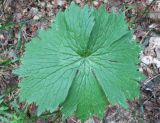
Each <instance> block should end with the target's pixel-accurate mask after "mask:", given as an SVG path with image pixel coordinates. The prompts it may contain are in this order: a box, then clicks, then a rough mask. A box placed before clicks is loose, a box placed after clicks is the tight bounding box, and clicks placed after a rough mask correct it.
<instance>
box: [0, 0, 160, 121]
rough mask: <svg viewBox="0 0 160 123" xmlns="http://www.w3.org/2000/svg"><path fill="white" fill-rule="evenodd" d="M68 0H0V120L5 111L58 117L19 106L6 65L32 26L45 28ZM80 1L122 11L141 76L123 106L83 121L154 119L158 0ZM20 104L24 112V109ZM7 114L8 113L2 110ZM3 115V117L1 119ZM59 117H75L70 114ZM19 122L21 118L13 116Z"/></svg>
mask: <svg viewBox="0 0 160 123" xmlns="http://www.w3.org/2000/svg"><path fill="white" fill-rule="evenodd" d="M69 2H70V1H64V0H1V1H0V112H3V113H4V114H5V115H4V114H0V122H2V121H1V118H4V119H3V120H5V122H9V120H10V117H12V116H13V117H14V118H15V119H18V118H19V119H20V120H19V121H21V119H26V123H32V122H33V123H34V122H36V123H52V122H53V123H54V122H57V123H59V122H61V121H60V118H56V119H55V118H52V117H51V116H50V115H45V116H41V117H36V115H35V110H36V106H35V105H34V104H32V105H29V106H28V107H25V105H26V104H25V103H19V98H18V94H19V89H18V83H19V81H20V79H19V78H18V76H16V75H14V74H13V73H12V70H14V69H15V68H17V67H18V66H19V65H20V61H19V59H20V57H21V56H22V55H23V53H24V47H25V46H24V44H26V43H27V42H29V41H31V39H32V38H33V37H35V36H36V35H37V30H38V29H41V28H44V29H47V28H48V27H49V26H50V24H51V23H52V22H53V21H54V18H55V16H56V13H57V12H58V11H59V10H65V9H66V8H67V7H68V5H69ZM75 2H76V3H77V4H79V5H80V6H84V5H85V4H86V3H89V4H93V5H94V6H95V7H96V8H98V7H99V6H100V5H101V4H103V3H104V4H105V6H106V9H107V10H108V11H118V10H120V9H121V10H122V11H125V14H126V20H127V22H128V24H129V28H130V29H132V30H133V31H134V38H135V39H137V40H138V41H139V43H140V44H142V45H143V46H144V49H143V51H142V52H141V53H140V59H141V64H140V68H139V70H140V71H141V72H143V73H144V74H145V75H146V76H147V78H146V80H144V81H142V82H141V88H140V91H141V94H140V97H139V98H138V99H136V100H135V101H133V102H128V103H129V110H128V111H126V110H124V109H123V108H121V107H119V106H114V107H113V106H110V107H109V109H108V110H107V111H106V117H104V120H103V121H100V120H99V119H97V118H96V117H95V118H93V119H89V120H88V121H86V122H87V123H100V122H105V123H139V122H140V123H141V122H144V123H160V1H158V0H98V1H91V0H88V1H87V2H86V1H84V0H75ZM24 110H25V113H24ZM7 114H8V115H7ZM7 120H8V121H7ZM65 122H68V123H75V122H77V123H78V122H79V121H78V119H76V118H75V117H71V118H69V119H68V120H66V121H65ZM19 123H23V122H19Z"/></svg>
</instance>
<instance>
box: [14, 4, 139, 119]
mask: <svg viewBox="0 0 160 123" xmlns="http://www.w3.org/2000/svg"><path fill="white" fill-rule="evenodd" d="M140 49H141V48H140V47H139V45H137V44H136V43H135V41H133V40H132V34H131V32H130V31H129V30H128V27H127V24H126V22H125V21H124V14H123V13H122V14H120V15H116V14H115V13H107V12H106V11H105V7H104V6H102V7H100V9H98V10H95V9H94V8H92V7H91V8H90V7H88V6H85V7H84V8H80V7H78V6H77V5H75V4H74V3H71V5H70V7H69V8H67V9H66V10H65V12H59V13H58V15H57V16H56V20H55V22H54V23H53V24H52V27H51V28H50V29H48V30H47V31H46V30H41V31H40V32H39V37H36V38H34V39H33V40H32V42H30V43H28V44H27V45H26V52H25V54H24V56H23V57H22V58H21V61H22V65H21V66H20V68H18V69H16V70H15V71H14V73H16V74H18V75H19V76H20V77H22V78H23V79H22V82H21V83H20V84H19V87H20V99H21V100H22V101H25V100H27V101H28V102H29V103H32V102H35V103H36V104H37V105H38V115H40V114H41V113H42V112H44V111H46V110H48V111H50V112H53V111H55V110H56V109H57V108H58V107H61V111H62V116H63V119H65V118H67V117H69V116H70V115H73V114H75V115H76V116H77V117H78V118H80V119H82V120H86V119H87V118H89V117H91V116H93V115H97V116H99V117H100V118H102V117H103V113H104V110H105V107H107V105H108V104H109V103H111V104H113V105H116V104H120V105H121V106H123V107H124V108H127V103H126V100H127V99H129V100H133V99H134V98H135V97H136V96H138V94H139V85H138V83H137V81H139V80H140V79H141V74H140V73H139V72H138V70H137V64H138V63H139V60H138V54H139V52H140Z"/></svg>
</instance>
